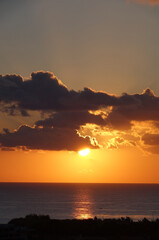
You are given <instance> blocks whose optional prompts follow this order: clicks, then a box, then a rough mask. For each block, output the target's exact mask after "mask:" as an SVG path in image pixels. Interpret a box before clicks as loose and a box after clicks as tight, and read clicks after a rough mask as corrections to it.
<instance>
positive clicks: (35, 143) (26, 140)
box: [0, 125, 98, 151]
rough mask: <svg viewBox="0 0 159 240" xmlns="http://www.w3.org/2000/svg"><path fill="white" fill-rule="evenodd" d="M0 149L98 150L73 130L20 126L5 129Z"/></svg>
mask: <svg viewBox="0 0 159 240" xmlns="http://www.w3.org/2000/svg"><path fill="white" fill-rule="evenodd" d="M0 146H1V148H2V149H7V148H11V149H12V148H17V147H23V148H24V147H25V148H26V149H32V150H33V149H42V150H57V151H60V150H68V151H78V150H80V149H82V148H98V146H97V145H96V143H95V141H94V140H93V139H92V141H91V139H90V137H88V136H86V137H82V136H79V135H78V134H77V132H76V131H75V130H73V129H60V128H37V127H35V128H31V127H29V126H26V125H22V126H21V127H20V128H19V129H18V130H16V131H14V132H9V131H8V130H6V129H5V132H4V133H1V134H0Z"/></svg>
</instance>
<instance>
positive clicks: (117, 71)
mask: <svg viewBox="0 0 159 240" xmlns="http://www.w3.org/2000/svg"><path fill="white" fill-rule="evenodd" d="M158 23H159V1H158V0H132V1H131V0H129V1H128V0H127V1H126V0H118V1H117V0H67V1H66V0H45V1H44V0H32V1H31V0H29V1H24V0H14V1H12V0H1V1H0V32H1V37H0V45H1V48H0V74H1V75H0V181H1V182H91V183H93V182H98V183H159V175H158V170H159V97H158V96H159V81H158V80H159V70H158V63H159V44H158V43H159V28H158ZM84 149H89V150H90V151H89V154H88V155H86V156H82V155H80V154H79V151H80V150H84Z"/></svg>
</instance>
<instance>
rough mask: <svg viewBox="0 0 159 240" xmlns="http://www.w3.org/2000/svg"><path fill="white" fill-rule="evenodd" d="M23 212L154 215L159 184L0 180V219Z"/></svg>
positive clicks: (158, 207) (76, 215) (85, 215)
mask: <svg viewBox="0 0 159 240" xmlns="http://www.w3.org/2000/svg"><path fill="white" fill-rule="evenodd" d="M27 214H45V215H50V217H51V218H54V219H72V218H77V219H83V218H84V219H85V218H94V217H95V216H97V217H98V218H119V217H126V216H129V217H131V218H132V219H134V220H139V219H143V218H144V217H146V218H148V219H156V218H159V184H59V183H57V184H55V183H0V223H7V222H8V221H9V220H11V219H13V218H17V217H24V216H26V215H27Z"/></svg>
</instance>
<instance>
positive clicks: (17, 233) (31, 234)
mask: <svg viewBox="0 0 159 240" xmlns="http://www.w3.org/2000/svg"><path fill="white" fill-rule="evenodd" d="M3 239H8V240H9V239H10V240H12V239H25V240H26V239H27V240H36V239H38V240H51V239H59V240H62V239H63V240H65V239H70V240H71V239H72V240H73V239H82V240H89V239H90V240H97V239H101V240H104V239H105V240H109V239H110V240H111V239H112V240H115V239H123V240H124V239H127V240H129V239H133V240H136V239H138V240H140V239H148V240H149V239H153V240H157V239H159V219H156V220H152V221H150V220H148V219H146V218H144V219H142V220H140V221H133V220H132V219H131V218H129V217H125V218H119V219H113V218H112V219H98V218H97V217H95V218H94V219H92V218H90V219H83V220H79V219H72V220H70V219H65V220H57V219H51V218H50V217H49V216H48V215H36V214H31V215H27V216H26V217H24V218H15V219H12V220H11V221H9V223H8V224H0V240H3Z"/></svg>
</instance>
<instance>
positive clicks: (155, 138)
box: [142, 133, 159, 145]
mask: <svg viewBox="0 0 159 240" xmlns="http://www.w3.org/2000/svg"><path fill="white" fill-rule="evenodd" d="M142 140H143V141H144V144H146V145H159V134H150V133H146V134H145V135H143V137H142Z"/></svg>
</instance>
